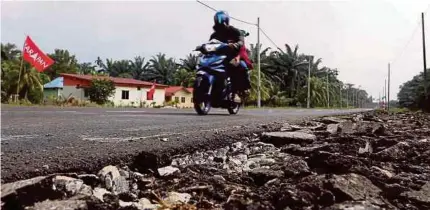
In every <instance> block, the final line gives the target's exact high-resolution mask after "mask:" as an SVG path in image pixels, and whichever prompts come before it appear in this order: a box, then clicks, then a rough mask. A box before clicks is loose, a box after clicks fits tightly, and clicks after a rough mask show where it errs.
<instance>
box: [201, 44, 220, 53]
mask: <svg viewBox="0 0 430 210" xmlns="http://www.w3.org/2000/svg"><path fill="white" fill-rule="evenodd" d="M220 45H221V44H207V45H205V50H206V52H213V51H216V49H217V48H218V47H219V46H220Z"/></svg>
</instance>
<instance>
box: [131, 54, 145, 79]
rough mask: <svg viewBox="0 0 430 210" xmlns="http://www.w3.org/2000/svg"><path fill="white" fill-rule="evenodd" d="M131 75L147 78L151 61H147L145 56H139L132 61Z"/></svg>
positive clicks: (137, 77) (135, 77)
mask: <svg viewBox="0 0 430 210" xmlns="http://www.w3.org/2000/svg"><path fill="white" fill-rule="evenodd" d="M130 68H131V76H132V77H133V79H137V80H147V78H146V77H145V73H146V72H147V71H148V69H149V62H145V58H144V57H141V56H137V57H135V58H134V61H130Z"/></svg>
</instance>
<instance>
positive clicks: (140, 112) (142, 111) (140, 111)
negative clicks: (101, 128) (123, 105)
mask: <svg viewBox="0 0 430 210" xmlns="http://www.w3.org/2000/svg"><path fill="white" fill-rule="evenodd" d="M106 112H119V113H121V112H132V113H133V112H136V113H141V112H146V111H127V110H125V111H109V110H107V111H106Z"/></svg>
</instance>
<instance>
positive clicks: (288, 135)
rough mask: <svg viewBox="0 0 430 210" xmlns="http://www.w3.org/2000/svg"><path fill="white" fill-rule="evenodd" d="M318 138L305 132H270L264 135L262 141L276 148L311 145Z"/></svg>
mask: <svg viewBox="0 0 430 210" xmlns="http://www.w3.org/2000/svg"><path fill="white" fill-rule="evenodd" d="M316 139H317V137H316V136H315V135H313V134H308V133H303V132H270V133H263V136H262V140H263V141H264V142H267V143H271V144H274V145H275V146H282V145H285V144H309V143H312V142H313V141H315V140H316Z"/></svg>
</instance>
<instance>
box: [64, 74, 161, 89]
mask: <svg viewBox="0 0 430 210" xmlns="http://www.w3.org/2000/svg"><path fill="white" fill-rule="evenodd" d="M61 76H63V77H64V76H65V77H73V78H77V79H82V80H92V79H97V78H98V79H102V78H105V79H110V80H112V81H113V82H114V83H115V85H121V84H123V85H133V86H152V82H147V81H141V80H136V79H130V78H119V77H109V76H99V75H97V76H93V75H83V74H61ZM155 86H156V87H167V85H162V84H157V83H155Z"/></svg>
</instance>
